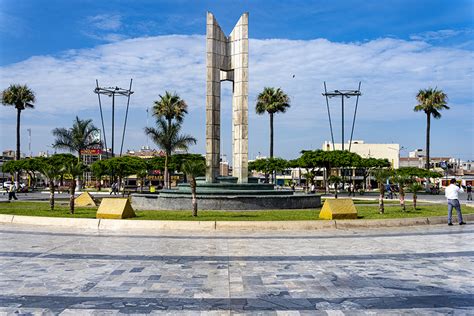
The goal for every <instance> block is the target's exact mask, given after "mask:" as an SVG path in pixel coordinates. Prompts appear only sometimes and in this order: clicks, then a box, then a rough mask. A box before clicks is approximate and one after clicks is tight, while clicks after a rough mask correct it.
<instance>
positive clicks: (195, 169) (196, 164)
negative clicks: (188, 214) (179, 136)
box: [182, 160, 206, 216]
mask: <svg viewBox="0 0 474 316" xmlns="http://www.w3.org/2000/svg"><path fill="white" fill-rule="evenodd" d="M182 170H183V172H184V173H185V174H186V175H187V178H188V181H189V186H190V187H191V197H192V204H193V216H197V215H198V204H197V194H196V187H197V184H196V178H197V177H199V176H202V175H204V174H205V172H206V165H205V163H204V161H202V160H188V161H185V162H184V163H183V166H182Z"/></svg>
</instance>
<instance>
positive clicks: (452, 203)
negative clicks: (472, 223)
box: [444, 179, 466, 226]
mask: <svg viewBox="0 0 474 316" xmlns="http://www.w3.org/2000/svg"><path fill="white" fill-rule="evenodd" d="M450 182H451V184H450V185H448V186H447V187H446V189H445V191H444V195H445V196H446V198H447V199H448V225H449V226H452V225H453V223H452V215H453V207H454V208H455V209H456V212H457V213H458V221H459V225H465V224H466V223H464V221H463V220H462V213H461V204H459V192H464V190H463V189H462V187H460V186H457V185H456V179H451V181H450Z"/></svg>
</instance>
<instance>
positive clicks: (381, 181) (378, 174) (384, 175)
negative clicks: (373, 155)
mask: <svg viewBox="0 0 474 316" xmlns="http://www.w3.org/2000/svg"><path fill="white" fill-rule="evenodd" d="M392 175H393V172H392V170H390V169H374V170H372V176H373V177H374V178H375V180H376V181H377V185H378V188H379V212H380V214H384V213H385V206H384V203H383V198H384V195H385V183H386V182H387V179H390V177H391V176H392Z"/></svg>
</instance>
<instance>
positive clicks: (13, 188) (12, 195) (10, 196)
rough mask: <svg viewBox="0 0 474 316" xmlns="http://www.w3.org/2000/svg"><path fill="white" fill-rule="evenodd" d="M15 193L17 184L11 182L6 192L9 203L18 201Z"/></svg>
mask: <svg viewBox="0 0 474 316" xmlns="http://www.w3.org/2000/svg"><path fill="white" fill-rule="evenodd" d="M16 191H17V182H13V183H12V185H11V186H10V189H9V190H8V201H11V200H12V199H14V200H18V198H17V197H16Z"/></svg>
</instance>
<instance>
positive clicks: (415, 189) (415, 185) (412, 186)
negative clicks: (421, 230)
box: [408, 181, 423, 210]
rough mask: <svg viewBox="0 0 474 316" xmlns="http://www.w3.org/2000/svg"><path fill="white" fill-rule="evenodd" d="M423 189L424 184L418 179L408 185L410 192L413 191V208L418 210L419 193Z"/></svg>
mask: <svg viewBox="0 0 474 316" xmlns="http://www.w3.org/2000/svg"><path fill="white" fill-rule="evenodd" d="M421 190H423V186H422V185H421V184H420V183H418V182H417V181H413V182H411V183H410V184H409V185H408V192H411V193H413V209H415V210H416V201H417V199H418V195H417V193H418V192H420V191H421Z"/></svg>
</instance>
